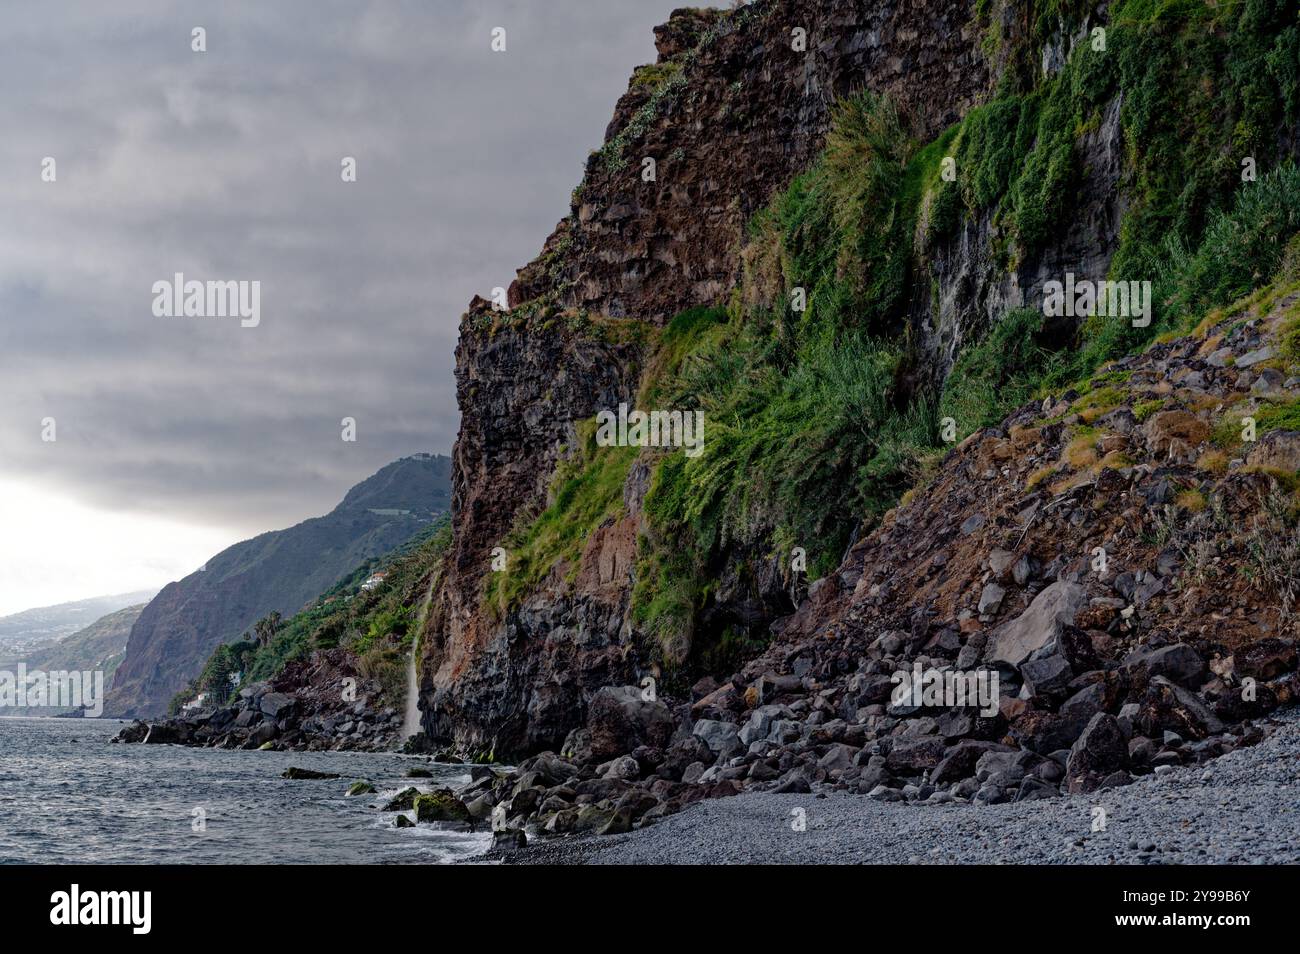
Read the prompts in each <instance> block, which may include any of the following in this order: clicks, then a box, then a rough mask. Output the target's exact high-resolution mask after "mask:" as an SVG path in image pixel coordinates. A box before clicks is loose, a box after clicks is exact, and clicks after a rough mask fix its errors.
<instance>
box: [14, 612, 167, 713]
mask: <svg viewBox="0 0 1300 954" xmlns="http://www.w3.org/2000/svg"><path fill="white" fill-rule="evenodd" d="M146 605H148V604H147V603H137V604H136V605H135V606H128V607H127V608H126V609H120V610H118V611H117V612H116V613H109V614H108V615H107V616H104V617H102V618H100V619H97V620H95V622H93V623H91V624H90V625H89V626H87V627H86V628H85V629H82V630H78V631H77V632H75V633H73V634H72V635H71V636H65V637H64V638H63V639H61V640H59V641H58V642H57V643H55V644H54V645H52V646H47V647H45V648H44V649H38V650H34V651H32V652H30V653H27V654H26V655H25V656H22V657H20V658H19V659H18V660H17V661H19V662H23V663H25V664H26V665H27V671H28V672H33V671H35V670H43V671H44V672H60V671H69V672H70V671H73V670H76V671H82V672H84V671H90V672H94V671H97V670H98V671H101V672H103V673H104V685H105V686H111V685H112V684H113V674H114V673H115V672H116V671H117V667H118V666H119V665H120V664H121V662H122V657H123V656H125V655H126V641H127V639H128V638H129V637H130V635H131V627H132V626H134V625H135V621H136V620H137V619H139V618H140V613H141V612H143V610H144V608H145V606H146ZM3 714H4V715H7V716H8V715H45V716H48V715H55V714H56V712H55V711H54V710H51V709H32V708H21V709H7V710H5V712H4V713H3Z"/></svg>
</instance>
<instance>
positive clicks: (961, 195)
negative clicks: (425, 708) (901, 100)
mask: <svg viewBox="0 0 1300 954" xmlns="http://www.w3.org/2000/svg"><path fill="white" fill-rule="evenodd" d="M998 7H999V4H998V3H997V0H990V2H988V3H982V4H980V5H979V8H980V11H981V16H982V17H983V18H984V20H983V22H984V24H985V25H986V26H987V27H988V29H989V32H988V34H987V35H988V36H989V44H988V48H989V50H990V54H991V56H995V57H996V61H997V62H1000V63H1003V64H1005V65H1004V68H1003V70H1002V72H1001V74H1000V79H999V81H998V83H997V85H996V88H995V92H994V94H993V95H992V96H991V98H990V99H989V100H988V101H987V102H985V103H983V104H981V105H980V106H978V107H976V108H974V109H972V110H971V111H969V112H968V113H967V115H966V116H965V117H963V119H962V120H961V121H960V122H959V123H957V124H955V125H954V126H953V127H951V128H949V129H947V130H945V131H943V133H942V134H941V135H939V136H938V137H936V138H935V139H934V141H932V142H929V143H917V142H915V141H914V139H913V138H912V137H911V136H910V135H909V133H908V127H907V123H906V121H905V118H902V117H899V116H898V115H896V113H895V111H894V109H893V107H892V106H891V105H890V103H889V102H888V101H887V100H884V99H881V98H877V97H875V96H872V95H869V94H859V95H856V96H853V97H851V98H849V99H847V100H845V101H843V102H841V103H840V104H839V105H838V106H837V107H836V109H835V111H834V115H833V125H832V129H831V131H830V133H829V135H828V138H827V141H826V145H825V149H824V151H823V152H822V154H821V156H820V157H819V159H818V160H817V161H816V162H815V163H814V164H813V166H812V167H811V168H810V169H808V170H807V171H806V172H804V173H803V174H801V175H799V176H797V177H796V178H795V179H794V180H793V182H792V183H791V184H790V186H789V187H788V188H787V189H785V190H784V191H782V192H781V193H780V194H778V195H777V196H775V197H774V198H773V200H772V201H771V202H770V203H769V205H768V206H767V207H766V208H765V209H764V210H763V211H761V212H760V213H759V214H758V215H756V216H755V217H754V218H753V220H752V222H751V224H750V228H749V230H748V233H747V235H746V236H745V238H744V245H743V248H742V253H741V260H742V266H743V280H742V282H741V283H740V286H739V287H738V288H736V289H735V290H734V291H733V293H732V295H731V297H730V301H729V304H728V305H727V306H726V307H725V308H714V309H692V310H690V311H687V312H685V313H683V314H681V315H679V316H677V318H676V319H674V320H673V321H671V322H669V323H668V324H667V325H666V326H665V327H664V328H663V329H662V330H661V331H660V332H659V334H658V337H657V339H656V340H654V341H651V342H650V343H649V344H648V346H647V350H648V354H647V357H646V360H645V365H644V366H645V368H646V372H645V377H644V379H643V384H642V388H641V393H640V403H641V406H642V407H654V408H676V409H687V408H690V409H700V410H702V411H703V412H704V419H705V422H706V432H705V442H704V452H703V453H702V454H701V455H700V456H698V457H693V458H688V457H686V456H685V455H684V454H683V453H682V452H681V451H680V450H678V451H666V450H654V449H646V450H643V451H642V452H641V459H642V460H643V461H644V462H645V463H646V464H647V465H648V466H649V467H650V483H649V490H648V492H647V494H646V497H645V517H646V519H645V521H644V524H643V528H644V533H643V536H642V538H641V540H640V542H639V547H638V560H637V566H636V582H635V587H634V591H633V610H632V613H633V620H634V622H635V623H636V624H637V626H638V628H639V630H640V631H641V632H642V633H643V634H645V636H646V637H647V647H646V648H647V650H648V651H649V652H650V654H651V655H652V656H654V657H656V658H657V660H658V661H659V662H660V663H662V664H663V665H664V666H665V668H666V670H667V671H668V672H669V673H673V672H682V673H686V672H689V671H690V670H692V669H693V668H706V666H705V664H704V661H705V660H714V661H716V660H718V659H719V658H727V657H729V653H728V652H726V651H725V648H726V646H727V645H729V644H733V643H736V642H737V641H739V642H744V641H745V640H746V639H748V638H749V636H748V634H747V633H745V632H742V631H740V630H738V629H737V627H736V626H735V625H734V624H733V623H729V622H725V621H724V622H721V623H720V622H717V621H716V620H714V621H712V622H710V623H709V624H708V625H709V626H710V627H711V628H710V629H709V630H708V631H703V630H701V629H700V620H701V619H702V618H703V617H704V616H705V615H707V614H705V613H703V612H702V611H704V610H706V608H707V607H708V606H709V604H710V601H711V599H712V598H713V596H714V595H715V593H716V590H717V588H718V587H719V586H720V585H722V584H721V583H720V582H719V580H720V578H721V577H722V576H724V573H723V571H724V570H725V569H728V568H730V571H731V572H730V574H729V575H730V576H731V577H733V578H734V577H735V576H737V575H738V576H739V577H740V578H741V579H742V580H743V579H749V578H755V577H757V576H758V575H759V573H760V571H761V566H760V565H766V566H768V567H771V566H773V565H775V566H776V567H777V568H778V569H777V571H776V572H777V574H778V575H779V576H780V577H782V578H784V579H787V580H789V579H790V578H791V573H790V570H789V567H790V565H791V564H790V560H791V554H792V552H793V551H794V548H796V547H798V548H802V549H803V550H804V551H805V552H806V555H807V572H808V577H809V578H810V579H815V578H817V577H819V576H822V575H824V574H826V573H828V572H830V571H832V570H833V569H834V568H835V567H836V566H837V565H838V564H839V561H840V559H841V557H842V555H843V553H844V549H845V547H846V546H847V545H848V543H849V541H850V540H851V539H852V535H853V534H854V532H855V531H856V530H857V528H859V527H860V526H861V525H862V523H863V521H867V522H870V521H872V520H873V519H874V518H876V517H878V516H879V515H881V514H882V513H883V512H884V511H886V510H887V509H889V508H890V507H892V506H894V505H895V503H896V502H897V500H898V499H899V497H900V496H901V495H902V494H903V492H904V491H906V490H907V489H908V488H910V487H912V486H914V485H915V484H916V483H917V482H918V481H922V480H924V479H925V477H926V475H927V473H928V472H929V470H930V468H931V467H932V465H933V463H934V462H935V461H936V460H937V459H938V457H939V456H941V455H942V454H943V453H944V452H945V450H946V449H947V446H948V445H947V444H945V443H944V442H943V441H942V440H941V439H940V434H939V426H938V424H939V420H940V418H942V417H949V416H950V417H952V418H954V419H955V421H956V424H957V432H958V433H957V437H958V438H959V439H960V438H961V437H964V436H965V435H967V434H969V433H970V432H971V431H973V430H975V429H977V428H979V427H983V426H989V425H992V424H995V423H997V422H998V421H1000V420H1001V419H1002V418H1003V417H1005V416H1006V415H1007V414H1008V413H1009V412H1010V411H1012V410H1014V409H1015V408H1017V407H1019V406H1021V405H1023V404H1024V403H1025V402H1027V401H1030V400H1034V399H1036V398H1040V397H1041V396H1043V394H1045V393H1047V392H1049V391H1054V392H1059V391H1060V390H1062V389H1064V388H1065V387H1067V386H1070V385H1071V384H1076V383H1077V382H1089V383H1086V384H1076V387H1077V388H1078V389H1079V390H1082V391H1084V392H1085V393H1086V394H1088V395H1091V396H1092V397H1093V399H1094V400H1095V402H1096V406H1097V407H1101V406H1102V404H1104V397H1105V394H1106V391H1107V388H1108V387H1114V386H1115V384H1116V382H1108V381H1107V379H1106V377H1105V371H1104V366H1105V364H1106V362H1108V361H1110V360H1113V359H1115V358H1118V357H1120V356H1122V355H1124V354H1126V353H1130V352H1132V351H1134V350H1138V349H1141V348H1143V347H1145V346H1146V345H1147V344H1149V343H1150V342H1151V341H1153V340H1155V339H1156V338H1157V337H1158V336H1160V335H1163V334H1168V333H1170V332H1173V331H1176V330H1183V331H1185V330H1189V329H1190V328H1191V327H1192V326H1194V325H1195V324H1196V323H1197V322H1198V321H1199V320H1200V319H1201V318H1202V317H1203V316H1204V315H1205V314H1206V313H1207V312H1209V311H1211V310H1212V309H1215V308H1221V307H1224V306H1227V305H1229V304H1230V303H1232V302H1233V301H1235V300H1237V299H1239V298H1240V297H1242V296H1243V295H1246V294H1248V293H1249V292H1250V291H1251V290H1252V289H1254V288H1257V287H1259V286H1260V285H1262V284H1264V283H1266V282H1268V280H1269V279H1270V278H1271V277H1272V276H1273V275H1274V273H1275V272H1277V270H1278V268H1279V265H1280V263H1281V262H1282V258H1283V252H1284V249H1285V248H1286V245H1287V242H1288V240H1289V239H1290V238H1291V237H1292V236H1293V235H1294V234H1295V233H1296V232H1297V230H1300V172H1298V171H1297V170H1296V168H1295V167H1294V166H1293V165H1291V164H1290V163H1289V162H1286V161H1283V160H1284V158H1285V157H1284V155H1282V154H1280V153H1279V143H1281V142H1285V141H1286V140H1285V137H1284V136H1282V135H1281V134H1280V133H1281V131H1282V130H1284V129H1286V128H1287V126H1288V124H1294V123H1295V122H1296V121H1297V119H1298V118H1300V22H1297V16H1296V11H1295V8H1294V5H1293V4H1292V3H1290V2H1283V0H1235V2H1233V0H1225V2H1222V3H1218V4H1215V5H1213V6H1209V5H1207V4H1205V3H1203V2H1200V0H1127V2H1126V0H1118V2H1116V3H1115V4H1113V5H1112V7H1111V10H1110V20H1109V23H1108V24H1106V29H1105V36H1104V48H1102V42H1103V41H1102V40H1101V39H1100V38H1099V37H1097V36H1096V35H1095V34H1092V33H1089V32H1082V31H1081V30H1080V27H1081V26H1082V24H1083V20H1082V14H1083V9H1084V7H1085V5H1084V4H1082V3H1075V2H1071V0H1046V2H1039V3H1035V4H1031V7H1030V10H1029V11H1028V22H1029V23H1031V24H1034V27H1033V29H1032V30H1031V31H1030V35H1029V37H1028V38H1026V39H1025V40H1024V41H1022V43H1021V45H1020V46H1019V47H1008V45H1007V41H1005V40H1003V38H1002V37H1001V36H1000V35H999V31H998V30H997V29H996V28H995V27H994V26H993V24H994V23H996V22H998V15H997V8H998ZM1092 25H1096V24H1092ZM1074 39H1077V42H1074V43H1073V48H1072V49H1070V45H1071V43H1072V40H1074ZM1045 47H1047V48H1054V49H1056V50H1058V51H1059V54H1060V56H1059V63H1060V65H1059V69H1056V70H1055V71H1054V72H1052V73H1051V75H1044V70H1043V68H1042V65H1043V62H1044V48H1045ZM1066 50H1070V52H1069V54H1068V56H1067V55H1066V52H1065V51H1066ZM1115 110H1118V127H1119V128H1118V135H1119V137H1120V141H1121V142H1122V147H1121V150H1122V151H1121V153H1120V155H1121V165H1122V168H1121V169H1120V173H1119V176H1120V185H1119V192H1120V196H1119V197H1118V198H1119V200H1120V202H1121V204H1120V209H1121V211H1122V213H1123V215H1122V220H1121V225H1120V229H1119V235H1118V236H1117V238H1118V244H1117V248H1116V251H1115V254H1114V257H1113V259H1112V262H1111V266H1110V272H1109V274H1108V275H1107V276H1099V275H1098V276H1089V277H1091V278H1093V279H1100V278H1103V277H1106V278H1109V279H1111V280H1115V281H1119V280H1124V281H1128V280H1132V281H1144V280H1147V281H1151V282H1152V285H1153V292H1154V294H1153V300H1154V316H1153V321H1152V322H1151V324H1150V326H1149V327H1146V328H1134V327H1132V326H1131V324H1130V323H1129V322H1128V321H1124V320H1115V319H1113V318H1111V319H1092V320H1089V321H1086V322H1084V323H1082V325H1081V326H1080V327H1079V328H1078V329H1077V331H1076V332H1075V335H1074V337H1073V338H1070V339H1068V340H1062V333H1061V331H1060V330H1059V329H1051V333H1050V334H1049V330H1048V329H1046V328H1045V326H1044V325H1045V323H1044V319H1043V314H1042V311H1041V308H1039V307H1037V306H1038V304H1039V303H1038V302H1031V303H1027V304H1028V305H1029V306H1030V307H1026V308H1023V309H1014V310H1011V311H1009V312H1007V313H1006V314H1005V315H1003V316H1002V317H1001V319H1000V320H999V321H997V322H995V323H994V324H993V325H992V327H990V328H987V329H979V328H974V329H971V331H973V332H974V337H973V338H971V339H969V340H966V341H964V342H963V345H964V347H963V349H962V350H961V351H960V352H959V353H958V354H957V355H955V361H954V363H953V364H952V367H951V370H950V371H949V373H948V374H947V376H946V379H945V380H943V381H934V380H932V379H931V377H930V376H929V375H928V374H926V373H925V372H924V370H923V368H922V367H921V356H920V354H919V350H918V344H919V342H918V340H917V338H918V335H917V329H916V328H915V326H914V324H913V322H914V321H915V320H916V316H917V315H918V313H920V314H924V313H925V312H926V311H927V310H933V309H934V308H935V307H936V305H937V297H938V296H937V294H936V292H938V291H941V289H938V288H935V287H933V286H934V285H935V283H936V281H937V280H936V279H935V278H933V277H932V271H931V266H932V264H933V262H934V261H935V257H936V256H937V255H939V254H940V253H941V252H942V251H944V250H945V249H951V248H952V247H953V246H954V245H955V244H956V243H958V242H960V241H962V240H963V238H964V239H965V240H969V238H970V237H971V236H973V235H985V234H987V236H988V238H987V241H988V242H989V248H988V249H987V251H988V252H989V253H990V255H989V258H990V259H991V260H992V261H993V262H994V263H995V264H996V265H997V266H998V267H1000V268H1002V269H1015V268H1018V267H1020V266H1022V265H1024V264H1025V263H1027V262H1032V261H1034V260H1035V259H1036V257H1037V256H1040V255H1042V254H1044V252H1045V251H1046V250H1048V249H1049V247H1050V246H1051V244H1052V242H1053V241H1055V240H1056V239H1057V238H1058V237H1059V236H1060V235H1061V234H1062V233H1063V232H1064V230H1065V227H1066V224H1067V223H1068V222H1069V221H1070V217H1071V216H1073V215H1075V214H1077V213H1078V212H1079V208H1078V206H1079V203H1080V199H1081V198H1082V196H1081V195H1080V192H1081V187H1082V186H1083V185H1084V184H1085V181H1086V178H1087V176H1088V175H1089V174H1090V172H1091V170H1089V169H1088V167H1087V165H1086V163H1085V153H1086V150H1085V148H1084V147H1085V144H1086V143H1087V142H1089V141H1090V140H1095V138H1096V137H1098V136H1101V135H1104V134H1113V132H1114V131H1113V130H1111V131H1110V133H1107V132H1106V130H1105V129H1104V126H1105V123H1106V117H1107V115H1110V116H1112V117H1114V115H1115V112H1114V111H1115ZM946 158H952V159H953V160H954V163H955V165H953V166H952V167H951V168H954V169H955V171H956V176H955V179H954V180H953V181H947V180H946V179H945V177H944V175H943V171H944V168H945V163H944V160H945V159H946ZM1245 160H1249V162H1246V161H1245ZM1252 167H1253V168H1254V169H1255V170H1256V172H1257V175H1256V176H1254V177H1250V176H1247V177H1246V178H1245V180H1243V170H1248V169H1250V168H1252ZM977 223H983V224H984V225H986V226H987V231H981V230H977V229H973V228H971V226H972V225H974V224H977ZM963 233H964V236H963ZM1061 277H1062V278H1063V277H1064V276H1061ZM927 292H928V295H929V299H930V300H929V301H926V300H925V299H926V295H927ZM801 296H802V300H801ZM918 299H920V300H918ZM801 305H802V306H803V307H801ZM918 305H919V306H920V307H919V308H918V307H917V306H918ZM1297 335H1298V336H1300V332H1297ZM1298 340H1300V337H1298ZM1155 410H1156V409H1155V408H1152V409H1147V413H1155ZM1267 413H1269V414H1274V415H1275V416H1278V417H1279V420H1281V419H1283V418H1285V419H1286V420H1290V418H1288V417H1285V414H1286V412H1284V411H1283V410H1277V411H1272V410H1270V411H1268V412H1267ZM584 442H585V443H584V446H583V447H582V448H581V449H580V450H579V452H578V453H577V454H575V455H574V456H573V457H572V458H571V460H570V463H568V464H566V465H565V467H564V469H563V470H562V472H561V474H560V475H559V476H557V479H556V480H557V482H556V490H555V491H554V492H553V502H552V504H551V505H550V506H549V507H548V508H547V509H546V511H545V512H543V513H542V514H541V515H540V516H538V517H537V518H536V519H535V520H533V521H531V522H529V523H528V524H527V525H525V526H521V527H519V528H517V529H516V531H515V533H514V535H513V536H512V542H513V547H514V549H511V544H506V545H507V548H508V549H511V552H512V556H513V557H515V558H516V560H517V561H518V562H516V564H515V567H516V569H517V570H522V571H523V572H517V573H515V574H511V575H510V576H511V579H510V581H509V582H508V583H507V582H491V583H489V596H490V598H491V602H492V605H493V606H494V607H495V609H496V610H497V611H498V612H501V611H504V610H508V609H509V608H510V607H511V606H512V605H514V604H516V603H517V602H518V600H519V599H521V598H522V597H523V596H524V595H525V594H526V593H527V592H528V591H529V590H530V589H532V588H533V587H535V586H536V584H537V583H538V582H540V581H541V580H542V579H543V578H545V576H546V574H547V573H548V572H549V570H550V567H551V566H552V565H554V564H555V563H556V562H557V561H560V560H563V561H565V562H566V564H567V566H568V572H569V573H570V574H572V573H574V572H576V566H577V560H578V557H579V556H580V554H581V541H582V540H584V539H585V538H586V535H587V534H589V533H590V532H591V530H592V529H594V528H595V527H596V526H599V524H600V523H601V522H603V521H604V520H606V519H608V518H609V517H611V516H613V515H615V514H616V513H618V512H620V510H621V507H622V506H623V503H622V483H621V481H622V479H623V478H625V477H626V476H627V474H628V473H629V471H630V467H631V464H632V455H631V454H630V453H629V451H628V449H626V448H596V447H594V445H590V443H589V442H587V439H586V438H584ZM519 554H522V559H520V557H519ZM774 561H775V562H774Z"/></svg>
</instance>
